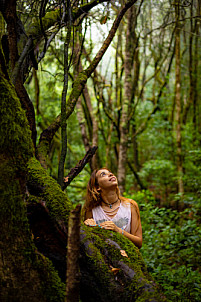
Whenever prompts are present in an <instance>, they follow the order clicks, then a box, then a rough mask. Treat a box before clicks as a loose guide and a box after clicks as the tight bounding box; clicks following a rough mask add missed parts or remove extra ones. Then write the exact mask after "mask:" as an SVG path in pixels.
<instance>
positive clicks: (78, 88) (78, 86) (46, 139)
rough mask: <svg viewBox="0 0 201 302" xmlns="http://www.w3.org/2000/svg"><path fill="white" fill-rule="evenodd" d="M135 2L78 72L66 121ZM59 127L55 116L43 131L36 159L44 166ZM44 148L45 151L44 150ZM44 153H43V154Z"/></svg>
mask: <svg viewBox="0 0 201 302" xmlns="http://www.w3.org/2000/svg"><path fill="white" fill-rule="evenodd" d="M136 1H137V0H130V1H128V2H127V3H126V4H125V6H124V7H123V8H122V9H121V11H120V12H119V14H118V16H117V17H116V19H115V21H114V23H113V25H112V28H111V29H110V31H109V34H108V36H107V38H106V40H105V41H104V43H103V45H102V47H101V48H100V50H99V51H98V53H97V54H96V56H95V58H94V59H93V60H92V63H91V64H90V66H89V67H88V68H87V69H85V70H83V71H82V72H80V73H79V74H78V77H77V78H76V80H75V82H74V85H73V89H72V91H71V93H70V96H69V98H68V101H67V106H66V118H67V119H68V118H69V116H70V115H71V114H72V113H73V111H74V108H75V105H76V102H77V100H78V98H79V96H80V95H81V93H82V90H83V88H84V86H85V84H86V82H87V80H88V78H89V77H90V76H91V74H92V73H93V72H94V70H95V68H96V67H97V65H98V63H99V62H100V61H101V59H102V57H103V55H104V54H105V52H106V50H107V48H108V47H109V45H110V43H111V41H112V40H113V38H114V36H115V33H116V31H117V28H118V26H119V24H120V21H121V20H122V18H123V16H124V14H125V13H126V11H127V10H128V9H129V8H130V7H131V6H132V5H133V4H134V3H135V2H136ZM60 125H61V116H60V115H59V116H57V118H56V119H55V121H54V122H53V123H52V124H51V125H50V126H49V127H48V129H46V130H45V131H43V132H42V134H41V137H40V141H39V145H38V159H39V160H40V161H41V163H43V164H44V165H45V160H46V159H45V158H46V157H47V152H48V150H49V144H50V142H51V141H52V139H53V137H54V135H55V133H56V131H57V130H58V129H59V127H60ZM44 147H45V149H46V150H44ZM44 151H45V152H44Z"/></svg>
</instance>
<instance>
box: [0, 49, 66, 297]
mask: <svg viewBox="0 0 201 302" xmlns="http://www.w3.org/2000/svg"><path fill="white" fill-rule="evenodd" d="M1 57H3V56H2V54H1ZM0 91H1V104H0V114H1V122H0V135H1V142H0V194H1V195H0V207H1V212H0V223H1V232H0V234H1V235H0V245H1V248H0V254H1V255H0V288H1V290H0V300H1V301H9V302H10V301H25V299H26V301H37V302H38V301H43V302H44V301H63V299H64V293H65V287H64V284H63V283H62V282H61V280H60V278H59V276H58V273H57V272H56V271H55V269H54V268H53V265H52V263H51V261H50V260H49V259H48V258H46V257H44V256H43V255H42V254H40V253H39V252H38V251H37V249H36V247H35V245H34V242H33V240H32V234H31V231H30V228H29V223H28V219H27V211H26V206H25V199H26V178H27V173H28V168H27V165H28V162H29V161H31V160H32V157H33V154H34V148H33V143H32V140H31V131H30V130H29V126H28V122H27V119H26V116H25V113H24V111H23V110H22V109H21V105H20V102H19V99H18V98H17V95H16V93H15V90H14V87H13V85H12V84H11V83H10V82H9V81H8V80H7V79H6V78H5V75H4V74H3V72H2V70H0ZM57 191H59V187H58V188H57ZM60 194H62V193H60ZM65 199H66V197H65ZM67 204H68V205H69V203H67V202H66V206H64V208H65V211H66V214H67V213H68V212H69V211H68V206H67ZM49 206H50V207H51V206H52V203H51V201H50V203H49ZM54 212H55V216H56V214H57V211H56V210H54Z"/></svg>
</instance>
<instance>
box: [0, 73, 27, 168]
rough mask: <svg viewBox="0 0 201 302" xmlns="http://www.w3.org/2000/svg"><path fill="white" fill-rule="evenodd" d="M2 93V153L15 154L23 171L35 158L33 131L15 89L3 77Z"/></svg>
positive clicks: (0, 110) (0, 85)
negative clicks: (29, 160)
mask: <svg viewBox="0 0 201 302" xmlns="http://www.w3.org/2000/svg"><path fill="white" fill-rule="evenodd" d="M0 91H1V106H0V116H1V120H0V137H1V140H0V151H1V152H6V154H10V155H11V156H12V155H13V154H14V155H15V156H14V157H15V161H16V165H17V167H20V169H21V168H22V167H23V166H24V165H25V164H26V162H27V160H28V159H29V158H30V157H31V156H33V144H32V140H31V131H30V128H29V125H28V122H27V119H26V115H25V112H24V110H23V109H22V108H21V105H20V101H19V99H18V97H17V95H16V93H15V90H14V87H13V86H12V85H11V84H10V83H8V81H7V80H5V79H4V78H3V76H2V75H1V77H0ZM14 157H13V158H14ZM17 167H16V168H17Z"/></svg>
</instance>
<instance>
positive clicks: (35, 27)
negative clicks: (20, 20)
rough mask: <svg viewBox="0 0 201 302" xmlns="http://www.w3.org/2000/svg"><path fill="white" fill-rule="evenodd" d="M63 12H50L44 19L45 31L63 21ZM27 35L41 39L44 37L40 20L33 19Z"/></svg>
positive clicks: (57, 10) (56, 10)
mask: <svg viewBox="0 0 201 302" xmlns="http://www.w3.org/2000/svg"><path fill="white" fill-rule="evenodd" d="M62 13H63V12H62V10H60V9H59V8H58V9H55V10H53V11H51V12H48V13H47V14H46V15H45V16H44V17H43V18H42V24H43V29H44V30H47V29H49V28H50V27H51V26H53V25H55V23H56V22H58V21H60V20H61V16H62ZM27 35H32V36H33V37H37V39H38V37H40V36H41V35H42V30H41V26H40V22H39V18H37V19H35V18H34V19H33V21H32V25H31V26H29V28H28V29H27Z"/></svg>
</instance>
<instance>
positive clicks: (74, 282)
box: [66, 204, 81, 302]
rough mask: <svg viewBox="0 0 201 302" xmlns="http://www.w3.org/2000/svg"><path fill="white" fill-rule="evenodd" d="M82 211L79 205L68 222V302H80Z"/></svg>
mask: <svg viewBox="0 0 201 302" xmlns="http://www.w3.org/2000/svg"><path fill="white" fill-rule="evenodd" d="M80 211H81V205H80V204H78V205H77V206H76V208H75V209H74V210H72V211H71V214H70V217H69V222H68V252H67V278H66V302H79V296H80V293H79V284H80V270H79V253H80Z"/></svg>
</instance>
